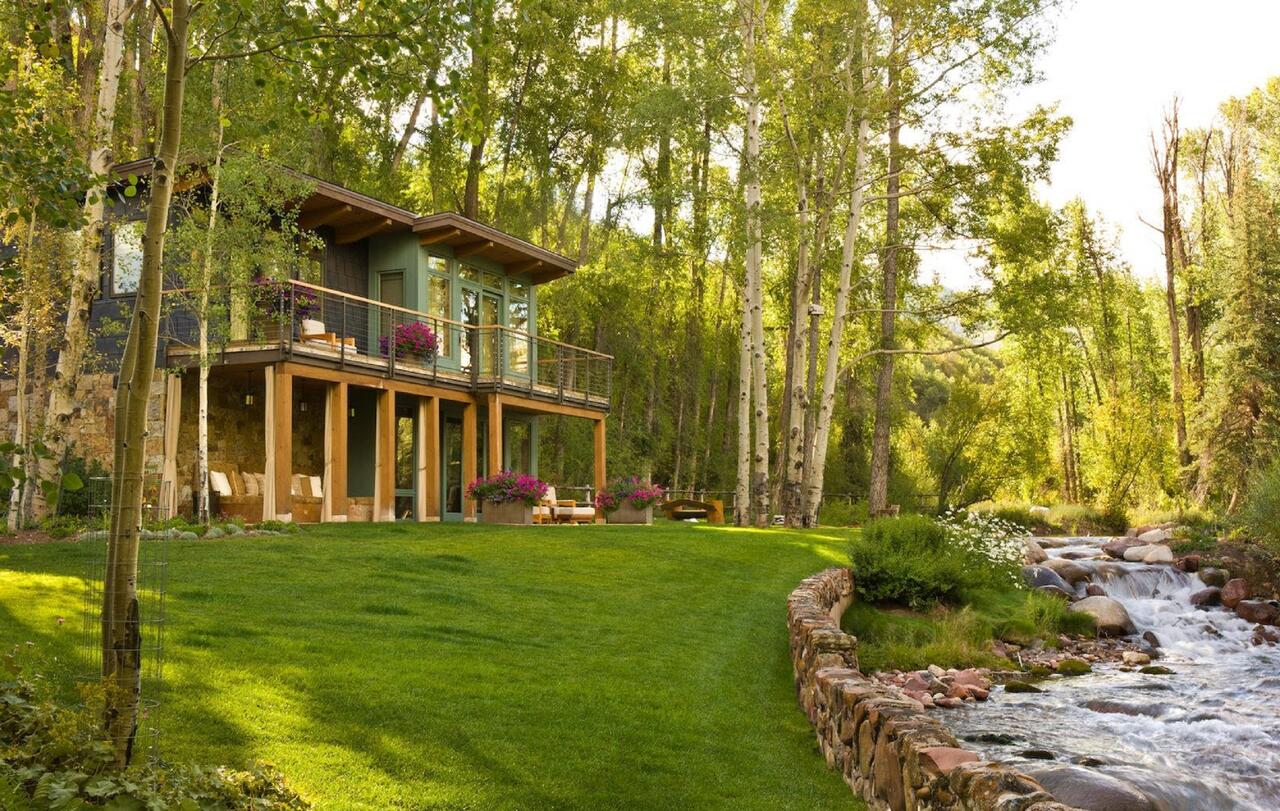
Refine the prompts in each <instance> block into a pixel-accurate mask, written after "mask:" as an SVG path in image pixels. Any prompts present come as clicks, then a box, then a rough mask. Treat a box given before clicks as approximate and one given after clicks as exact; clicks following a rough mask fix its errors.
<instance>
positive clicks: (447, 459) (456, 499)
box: [440, 416, 467, 521]
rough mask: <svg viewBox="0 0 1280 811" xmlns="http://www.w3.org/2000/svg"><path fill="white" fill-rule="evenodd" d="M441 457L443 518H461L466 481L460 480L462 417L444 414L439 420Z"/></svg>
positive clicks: (458, 519) (456, 519) (457, 519)
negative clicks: (442, 466) (442, 470)
mask: <svg viewBox="0 0 1280 811" xmlns="http://www.w3.org/2000/svg"><path fill="white" fill-rule="evenodd" d="M441 423H442V424H441V426H440V431H441V433H442V434H443V436H441V440H442V441H441V450H442V451H443V453H441V454H440V455H441V458H442V459H443V462H444V475H443V476H441V477H440V484H441V487H442V488H443V490H444V492H443V493H442V494H441V496H442V500H441V503H442V504H444V515H443V516H442V517H443V518H445V519H452V520H455V521H461V520H462V496H463V492H464V489H465V488H466V486H467V483H466V482H464V481H463V480H462V417H460V416H458V417H453V416H446V417H445V418H444V419H443V420H441Z"/></svg>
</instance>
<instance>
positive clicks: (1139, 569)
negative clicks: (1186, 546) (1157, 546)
mask: <svg viewBox="0 0 1280 811" xmlns="http://www.w3.org/2000/svg"><path fill="white" fill-rule="evenodd" d="M1107 540H1109V539H1104V538H1072V539H1070V540H1069V545H1068V546H1064V547H1060V548H1056V549H1046V550H1045V551H1046V553H1047V554H1048V555H1050V556H1051V557H1058V556H1063V555H1064V553H1075V554H1079V553H1091V552H1093V551H1097V552H1098V554H1099V555H1101V554H1102V553H1101V551H1100V547H1101V545H1102V544H1103V543H1105V542H1106V541H1107ZM1068 556H1072V557H1074V554H1069V555H1068ZM1076 562H1077V563H1079V564H1081V565H1082V566H1085V567H1087V568H1088V569H1089V570H1090V573H1091V578H1092V582H1094V583H1097V584H1098V585H1100V586H1101V587H1102V588H1103V589H1104V590H1105V592H1106V594H1107V596H1108V597H1111V598H1113V599H1116V600H1118V601H1120V602H1121V603H1123V604H1124V607H1125V609H1126V610H1128V612H1129V616H1130V618H1131V619H1132V620H1133V623H1134V625H1135V626H1136V627H1137V631H1138V634H1139V635H1141V634H1142V633H1143V632H1144V631H1151V632H1153V633H1154V634H1155V635H1156V637H1157V638H1158V639H1159V643H1160V649H1159V658H1158V659H1155V663H1157V664H1160V665H1163V666H1165V667H1168V668H1170V669H1172V670H1173V671H1174V674H1173V675H1144V674H1141V673H1138V672H1137V671H1136V670H1135V671H1134V672H1128V673H1126V672H1123V671H1122V670H1121V669H1120V666H1119V665H1118V664H1098V665H1096V666H1095V668H1094V672H1093V673H1092V674H1089V675H1085V676H1077V677H1072V678H1063V677H1057V676H1055V677H1053V678H1050V679H1046V680H1044V681H1042V682H1039V683H1038V684H1037V686H1039V687H1040V688H1042V689H1043V690H1044V692H1043V693H1027V694H1023V693H1018V694H1014V693H1007V692H1005V690H1004V689H1003V688H997V689H995V690H994V691H993V692H992V693H991V700H990V701H987V702H979V703H976V704H968V705H966V706H965V707H963V708H961V709H957V710H953V711H949V712H947V713H945V714H944V715H942V716H941V717H942V719H943V721H944V723H946V724H947V726H948V727H950V728H951V729H952V731H953V732H954V733H955V734H956V735H957V736H958V737H959V738H961V739H962V740H965V741H968V743H967V744H963V745H966V746H968V747H969V748H972V749H976V750H978V751H979V753H980V754H981V755H982V756H983V757H984V758H989V759H992V760H1000V761H1003V762H1006V763H1011V764H1014V765H1016V766H1017V767H1018V768H1020V769H1022V770H1023V771H1026V772H1034V771H1035V770H1037V769H1044V768H1047V767H1052V766H1066V765H1071V764H1073V763H1074V764H1078V765H1084V766H1086V767H1089V768H1090V769H1095V770H1096V771H1098V772H1101V773H1103V774H1106V775H1110V776H1112V777H1117V778H1120V779H1121V780H1125V781H1127V782H1129V783H1131V784H1133V785H1134V786H1137V787H1138V788H1139V789H1141V790H1142V791H1143V792H1145V793H1146V794H1147V795H1148V796H1149V797H1150V798H1151V800H1152V801H1153V803H1154V806H1155V807H1156V808H1159V809H1163V811H1217V809H1248V810H1249V811H1255V810H1256V811H1275V810H1276V809H1280V647H1276V646H1269V645H1264V646H1255V645H1253V644H1251V642H1250V638H1251V637H1252V635H1253V628H1254V626H1253V625H1252V624H1250V623H1248V622H1245V621H1244V620H1242V619H1240V618H1238V617H1237V616H1236V615H1235V614H1234V613H1233V612H1231V611H1228V610H1226V609H1224V608H1221V607H1217V608H1210V609H1199V608H1195V607H1193V606H1192V605H1191V603H1190V599H1189V598H1190V596H1191V594H1192V593H1194V592H1195V591H1197V590H1199V589H1202V588H1204V583H1203V582H1202V581H1201V580H1200V577H1199V575H1197V574H1187V573H1184V572H1181V571H1178V570H1177V569H1174V568H1173V567H1172V566H1169V565H1148V564H1142V563H1124V562H1118V561H1114V560H1110V559H1104V558H1102V557H1099V558H1085V559H1077V560H1076ZM1081 588H1083V584H1081ZM1097 702H1107V704H1105V705H1102V704H1099V703H1097ZM1086 703H1093V706H1094V707H1095V708H1096V709H1102V710H1106V711H1096V709H1089V708H1086V707H1085V706H1084V705H1085V704H1086ZM1028 753H1030V755H1031V756H1028ZM1050 755H1052V758H1053V759H1052V760H1050V759H1048V756H1050Z"/></svg>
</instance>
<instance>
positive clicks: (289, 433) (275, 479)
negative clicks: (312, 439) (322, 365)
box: [262, 366, 293, 521]
mask: <svg viewBox="0 0 1280 811" xmlns="http://www.w3.org/2000/svg"><path fill="white" fill-rule="evenodd" d="M266 384H267V387H266V391H267V396H266V402H265V403H264V404H263V406H264V407H263V410H262V411H263V438H264V440H265V441H266V474H267V475H266V477H265V479H266V483H267V486H266V489H265V491H264V492H263V494H262V518H263V520H268V519H272V518H274V519H276V520H278V521H292V520H293V375H291V374H289V373H288V372H281V371H278V370H277V369H276V368H275V367H274V366H268V367H267V368H266Z"/></svg>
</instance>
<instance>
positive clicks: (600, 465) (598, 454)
mask: <svg viewBox="0 0 1280 811" xmlns="http://www.w3.org/2000/svg"><path fill="white" fill-rule="evenodd" d="M604 438H605V431H604V417H601V418H600V419H598V420H596V425H595V487H596V495H599V494H600V491H601V490H603V489H604V486H605V466H604V463H605V453H604ZM596 523H597V524H603V523H604V510H601V509H598V508H597V509H596Z"/></svg>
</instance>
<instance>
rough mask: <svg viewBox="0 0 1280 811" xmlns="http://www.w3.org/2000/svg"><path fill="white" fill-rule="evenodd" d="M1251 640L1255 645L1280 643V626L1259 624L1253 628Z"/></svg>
mask: <svg viewBox="0 0 1280 811" xmlns="http://www.w3.org/2000/svg"><path fill="white" fill-rule="evenodd" d="M1251 641H1252V642H1253V644H1255V645H1275V644H1277V643H1280V628H1275V627H1270V626H1267V625H1259V626H1258V627H1256V628H1254V629H1253V639H1252V640H1251Z"/></svg>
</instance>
